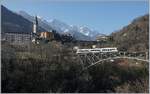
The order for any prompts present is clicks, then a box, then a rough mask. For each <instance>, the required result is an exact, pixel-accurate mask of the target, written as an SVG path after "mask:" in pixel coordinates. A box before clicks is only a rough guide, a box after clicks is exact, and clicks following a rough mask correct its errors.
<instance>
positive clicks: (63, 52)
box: [1, 42, 148, 93]
mask: <svg viewBox="0 0 150 94" xmlns="http://www.w3.org/2000/svg"><path fill="white" fill-rule="evenodd" d="M57 45H59V46H57ZM128 63H132V61H129V62H126V61H124V60H118V61H115V62H114V63H110V62H104V63H103V64H98V65H96V66H93V67H91V68H89V69H88V70H85V71H82V68H81V65H80V62H79V61H78V59H77V58H76V56H75V54H74V53H73V51H72V49H71V48H68V47H66V46H63V45H61V44H60V43H57V42H55V43H49V44H45V45H42V46H41V45H33V44H32V45H30V46H22V47H20V46H12V45H9V44H7V43H2V64H1V65H2V68H1V69H2V79H1V81H2V92H9V93H10V92H22V93H23V92H28V93H29V92H32V93H33V92H38V93H39V92H41V93H42V92H45V93H46V92H57V93H58V92H65V93H66V92H97V93H98V92H128V93H129V92H140V93H144V92H148V68H147V67H146V66H145V65H144V64H141V65H140V67H137V66H130V64H128ZM143 63H144V62H143ZM123 64H126V65H123Z"/></svg>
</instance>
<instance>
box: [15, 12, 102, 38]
mask: <svg viewBox="0 0 150 94" xmlns="http://www.w3.org/2000/svg"><path fill="white" fill-rule="evenodd" d="M18 14H19V15H21V16H23V17H24V18H26V19H28V20H29V21H32V22H33V21H34V16H31V15H29V14H27V13H26V12H24V11H19V12H18ZM38 21H39V25H40V26H41V27H42V28H44V29H45V30H47V31H50V30H51V29H53V30H56V31H57V32H58V33H60V34H66V33H69V34H71V35H72V36H73V37H75V38H76V39H78V40H95V38H96V36H97V35H103V34H100V33H99V32H98V31H95V30H91V29H89V28H88V27H86V26H75V25H68V24H66V23H64V22H62V21H60V20H57V19H50V20H49V21H46V20H44V19H43V18H42V17H38Z"/></svg>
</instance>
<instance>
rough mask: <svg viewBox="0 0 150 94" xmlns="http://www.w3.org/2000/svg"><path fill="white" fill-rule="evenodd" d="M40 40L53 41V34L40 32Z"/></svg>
mask: <svg viewBox="0 0 150 94" xmlns="http://www.w3.org/2000/svg"><path fill="white" fill-rule="evenodd" d="M40 38H44V39H47V40H53V39H54V34H53V32H41V33H40Z"/></svg>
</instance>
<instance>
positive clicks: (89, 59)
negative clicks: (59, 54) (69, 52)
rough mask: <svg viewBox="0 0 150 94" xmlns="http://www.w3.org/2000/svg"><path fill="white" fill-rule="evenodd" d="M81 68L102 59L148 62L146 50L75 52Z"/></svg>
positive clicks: (92, 64)
mask: <svg viewBox="0 0 150 94" xmlns="http://www.w3.org/2000/svg"><path fill="white" fill-rule="evenodd" d="M77 56H78V58H79V60H80V62H81V64H82V67H83V69H87V68H89V67H92V66H94V65H96V64H98V63H102V62H103V61H110V62H113V61H114V60H115V59H133V60H139V61H144V62H147V63H148V62H149V59H148V56H149V55H148V52H96V53H95V52H88V53H84V52H83V53H82V52H81V53H77Z"/></svg>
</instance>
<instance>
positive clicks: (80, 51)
mask: <svg viewBox="0 0 150 94" xmlns="http://www.w3.org/2000/svg"><path fill="white" fill-rule="evenodd" d="M107 52H118V50H117V48H116V47H111V48H94V49H77V52H76V53H77V54H80V53H107Z"/></svg>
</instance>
